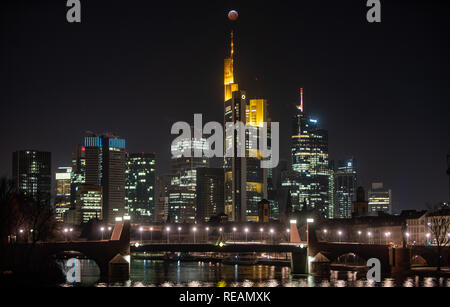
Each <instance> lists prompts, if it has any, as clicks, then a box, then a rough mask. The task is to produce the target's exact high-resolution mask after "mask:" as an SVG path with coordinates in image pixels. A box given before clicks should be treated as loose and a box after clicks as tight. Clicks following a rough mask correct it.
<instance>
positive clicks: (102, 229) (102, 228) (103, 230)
mask: <svg viewBox="0 0 450 307" xmlns="http://www.w3.org/2000/svg"><path fill="white" fill-rule="evenodd" d="M100 231H101V233H102V241H103V233H104V232H105V227H100Z"/></svg>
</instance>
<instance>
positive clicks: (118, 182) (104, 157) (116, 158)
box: [72, 134, 126, 223]
mask: <svg viewBox="0 0 450 307" xmlns="http://www.w3.org/2000/svg"><path fill="white" fill-rule="evenodd" d="M125 164H126V159H125V140H124V139H120V138H119V137H117V136H115V135H111V134H104V135H97V134H91V135H90V136H87V137H85V138H84V144H83V145H79V146H77V150H76V152H75V153H74V154H73V158H72V165H73V175H72V199H74V198H76V197H77V195H76V188H77V187H79V186H83V185H88V186H91V187H102V189H101V191H102V206H103V208H102V217H103V219H104V220H105V221H107V222H109V223H113V222H114V221H115V218H116V217H123V216H124V215H125ZM95 191H98V190H97V189H95Z"/></svg>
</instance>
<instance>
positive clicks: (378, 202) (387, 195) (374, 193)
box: [368, 182, 392, 214]
mask: <svg viewBox="0 0 450 307" xmlns="http://www.w3.org/2000/svg"><path fill="white" fill-rule="evenodd" d="M368 199H369V212H379V211H382V212H385V213H389V214H392V191H391V190H390V189H386V188H384V187H383V183H382V182H376V183H372V188H371V189H369V193H368Z"/></svg>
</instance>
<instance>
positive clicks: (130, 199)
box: [125, 153, 156, 221]
mask: <svg viewBox="0 0 450 307" xmlns="http://www.w3.org/2000/svg"><path fill="white" fill-rule="evenodd" d="M155 162H156V160H155V154H153V153H147V154H146V153H139V154H128V155H127V168H126V177H127V181H126V186H125V190H126V193H125V199H126V210H127V212H128V213H129V214H130V216H131V217H132V219H133V221H137V220H143V219H147V220H150V219H153V215H154V213H155Z"/></svg>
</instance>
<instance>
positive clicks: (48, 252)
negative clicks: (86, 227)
mask: <svg viewBox="0 0 450 307" xmlns="http://www.w3.org/2000/svg"><path fill="white" fill-rule="evenodd" d="M67 252H77V253H80V254H82V256H84V257H86V258H88V259H92V260H94V261H95V262H96V263H97V265H98V267H99V269H100V275H101V277H102V278H109V279H111V277H112V274H111V273H112V272H110V269H111V260H113V259H114V258H115V257H116V256H117V255H121V256H129V255H130V224H129V223H128V222H125V223H124V222H118V223H116V224H115V226H114V229H113V232H112V234H111V238H110V239H109V240H101V241H67V242H66V241H65V242H36V243H34V244H30V243H28V244H20V243H19V244H13V245H11V246H9V247H8V248H6V250H5V253H4V255H3V256H2V257H3V258H4V259H5V260H6V263H8V264H9V267H11V268H12V269H13V271H14V270H18V271H20V270H22V269H24V268H26V269H27V270H29V271H31V272H42V271H43V270H45V269H46V267H47V266H48V264H49V263H51V262H54V261H55V260H56V258H57V256H58V255H61V254H66V253H67ZM128 274H129V266H128ZM126 279H127V278H126Z"/></svg>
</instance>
